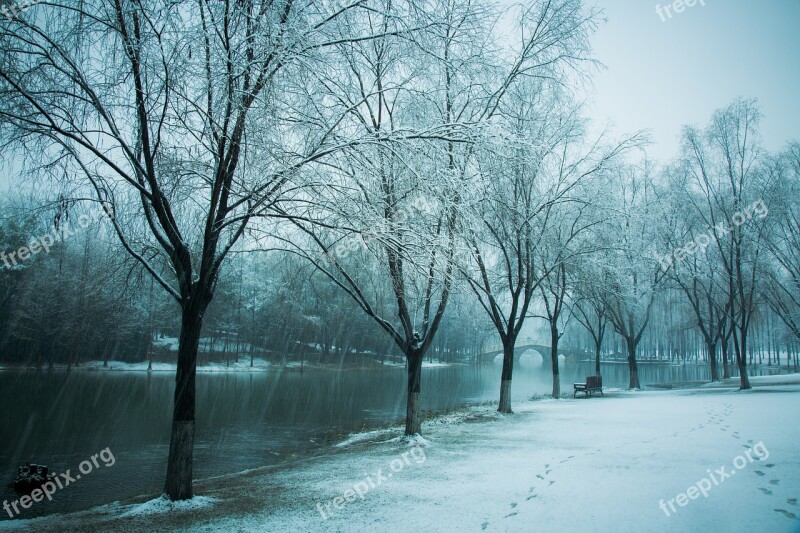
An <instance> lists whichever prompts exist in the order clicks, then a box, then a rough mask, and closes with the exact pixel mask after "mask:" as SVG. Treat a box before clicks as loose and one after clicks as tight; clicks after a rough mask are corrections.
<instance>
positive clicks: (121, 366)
mask: <svg viewBox="0 0 800 533" xmlns="http://www.w3.org/2000/svg"><path fill="white" fill-rule="evenodd" d="M298 366H299V364H298ZM270 367H272V364H271V363H270V362H269V361H267V360H265V359H261V358H255V359H253V366H252V367H251V366H250V358H249V357H240V358H239V361H238V362H235V361H233V360H231V361H230V363H229V365H228V366H226V365H225V363H224V362H212V363H206V364H203V365H198V366H197V371H198V372H261V371H264V370H268V369H270ZM81 369H83V370H105V371H114V370H116V371H121V372H145V371H147V361H139V362H138V363H124V362H122V361H109V362H108V366H107V367H105V366H103V362H102V361H87V362H85V363H81V365H80V366H79V367H77V368H74V369H73V370H81ZM175 369H176V365H175V363H157V362H153V371H154V372H173V373H174V372H175Z"/></svg>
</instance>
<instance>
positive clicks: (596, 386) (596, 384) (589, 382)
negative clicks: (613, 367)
mask: <svg viewBox="0 0 800 533" xmlns="http://www.w3.org/2000/svg"><path fill="white" fill-rule="evenodd" d="M572 386H573V387H574V388H575V392H573V393H572V397H573V398H575V397H577V396H578V393H579V392H582V393H584V394H585V395H586V397H587V398H588V397H589V396H591V395H592V393H593V392H599V393H600V396H602V395H603V377H602V376H586V383H573V384H572Z"/></svg>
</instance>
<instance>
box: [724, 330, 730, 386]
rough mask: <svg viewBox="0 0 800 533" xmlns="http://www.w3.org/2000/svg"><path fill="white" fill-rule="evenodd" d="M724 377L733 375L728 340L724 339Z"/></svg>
mask: <svg viewBox="0 0 800 533" xmlns="http://www.w3.org/2000/svg"><path fill="white" fill-rule="evenodd" d="M722 377H723V378H724V379H728V378H729V377H731V368H730V366H728V340H727V339H723V340H722Z"/></svg>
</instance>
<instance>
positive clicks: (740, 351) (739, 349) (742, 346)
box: [734, 333, 752, 390]
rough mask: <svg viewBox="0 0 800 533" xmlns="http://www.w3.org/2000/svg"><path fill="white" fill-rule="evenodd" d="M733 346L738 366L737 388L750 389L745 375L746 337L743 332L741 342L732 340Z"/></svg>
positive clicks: (748, 380)
mask: <svg viewBox="0 0 800 533" xmlns="http://www.w3.org/2000/svg"><path fill="white" fill-rule="evenodd" d="M734 335H735V333H734ZM735 340H736V339H734V341H735ZM734 347H735V348H736V364H737V365H738V367H739V390H748V389H751V388H752V387H751V386H750V378H749V377H747V350H746V348H747V337H746V336H745V335H744V334H743V335H742V337H741V343H737V342H734Z"/></svg>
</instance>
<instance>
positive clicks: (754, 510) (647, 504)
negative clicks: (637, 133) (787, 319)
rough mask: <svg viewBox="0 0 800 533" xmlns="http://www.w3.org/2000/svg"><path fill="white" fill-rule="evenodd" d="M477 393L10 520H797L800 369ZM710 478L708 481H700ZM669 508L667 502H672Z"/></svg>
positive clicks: (744, 524) (146, 527)
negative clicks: (573, 394) (324, 443)
mask: <svg viewBox="0 0 800 533" xmlns="http://www.w3.org/2000/svg"><path fill="white" fill-rule="evenodd" d="M753 385H754V387H755V388H754V389H753V390H752V391H746V392H738V391H736V390H735V389H734V388H712V389H708V388H701V389H689V390H680V391H647V392H622V391H619V392H611V393H609V394H607V395H606V396H605V397H601V398H596V397H593V398H590V399H578V400H559V401H554V400H547V401H539V402H528V403H524V404H518V405H516V406H515V410H516V412H515V414H513V415H500V414H498V413H496V412H495V411H494V408H493V407H491V406H482V407H473V408H469V409H465V410H462V411H459V412H457V413H452V414H449V415H446V416H441V417H438V418H436V419H434V420H430V421H428V422H426V424H425V425H424V430H425V437H426V439H427V442H425V441H417V442H412V443H406V442H402V441H401V440H398V439H396V438H393V437H397V435H398V433H399V431H400V428H396V429H395V430H394V431H373V432H370V433H366V434H361V435H354V436H351V437H350V438H349V439H348V440H347V441H346V442H345V443H342V444H343V445H339V446H336V447H332V448H331V450H330V452H329V453H327V454H325V455H323V456H321V457H315V458H310V459H305V460H302V461H298V462H295V463H293V464H291V465H288V466H285V467H280V468H277V469H276V468H271V469H260V470H256V471H250V472H248V473H246V474H239V475H235V476H227V477H224V478H219V479H215V480H205V481H200V482H198V483H196V490H197V493H198V494H201V495H203V496H204V497H210V498H211V499H208V498H206V499H203V500H201V501H200V502H198V505H191V506H190V507H191V509H190V510H180V509H179V508H173V509H171V510H169V511H167V512H165V509H164V507H165V505H164V502H163V501H162V500H158V501H156V502H155V503H150V504H146V505H144V506H142V505H141V502H142V501H144V500H145V499H144V498H143V499H142V500H141V501H140V502H138V503H137V504H128V505H122V504H111V505H107V506H103V507H101V508H98V509H93V510H91V511H87V512H83V513H75V514H71V515H66V516H57V517H55V516H54V517H45V518H44V519H39V520H35V521H28V522H26V523H17V524H12V523H9V522H4V523H0V529H3V528H11V529H16V530H19V531H33V530H36V531H73V530H79V529H80V530H90V531H154V530H158V531H168V530H176V529H177V530H181V531H303V532H305V531H392V532H395V531H397V532H405V531H409V532H412V531H413V532H416V531H465V532H470V531H538V530H547V531H570V532H571V531H592V532H595V531H600V532H602V531H611V532H625V531H631V532H633V531H636V532H639V531H703V532H705V531H726V532H729V531H743V532H745V531H746V532H762V531H767V532H771V531H778V532H783V531H789V530H790V529H791V528H792V527H795V528H797V527H800V524H799V523H798V521H797V516H799V515H800V506H798V499H799V498H800V455H798V453H797V445H798V442H800V424H798V414H797V406H798V402H799V401H800V376H799V375H794V376H792V377H786V376H777V377H773V376H769V377H764V378H754V379H753ZM704 494H705V495H704ZM668 515H669V516H668Z"/></svg>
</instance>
